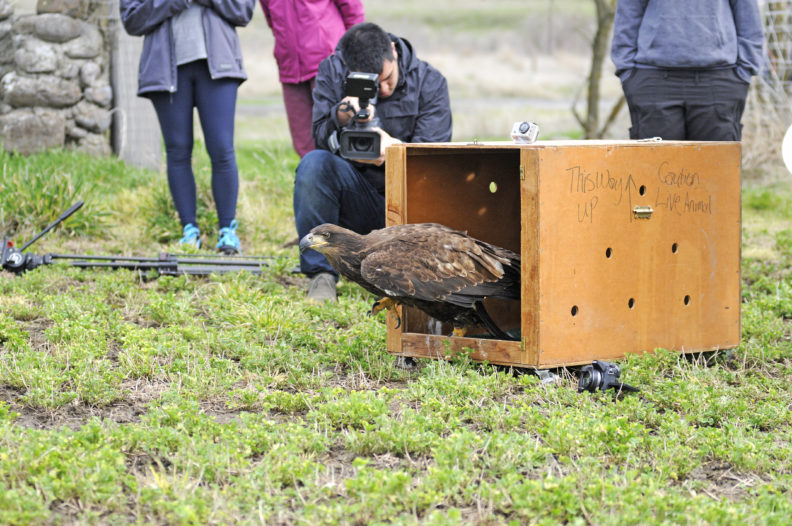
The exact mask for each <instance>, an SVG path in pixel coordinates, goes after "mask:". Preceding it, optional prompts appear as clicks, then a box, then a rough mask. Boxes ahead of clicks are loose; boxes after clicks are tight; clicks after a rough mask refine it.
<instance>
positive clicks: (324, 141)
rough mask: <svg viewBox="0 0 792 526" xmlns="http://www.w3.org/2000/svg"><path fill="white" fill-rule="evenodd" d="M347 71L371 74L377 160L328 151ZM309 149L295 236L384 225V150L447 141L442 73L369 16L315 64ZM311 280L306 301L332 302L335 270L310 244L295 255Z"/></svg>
mask: <svg viewBox="0 0 792 526" xmlns="http://www.w3.org/2000/svg"><path fill="white" fill-rule="evenodd" d="M350 72H363V73H371V74H376V75H379V78H378V82H379V93H378V95H377V97H376V100H372V104H371V105H370V106H369V108H370V109H371V108H373V109H372V118H373V117H376V118H377V119H378V120H379V123H380V125H379V127H378V128H377V130H378V133H379V134H380V136H381V141H380V142H381V149H380V156H379V158H378V159H370V160H365V161H361V160H347V159H344V158H342V157H340V156H339V155H338V153H337V152H336V151H334V141H332V140H331V138H332V137H333V136H337V135H338V133H339V132H340V131H341V130H342V129H343V128H344V127H345V126H346V125H347V124H349V122H350V120H351V119H352V117H353V116H354V115H355V113H356V112H357V110H358V109H359V101H358V100H357V99H356V98H354V97H353V98H350V97H347V96H346V93H345V80H346V77H347V75H348V74H349V73H350ZM313 99H314V104H313V126H312V130H313V137H314V142H315V143H316V147H317V149H316V150H314V151H312V152H309V153H308V154H307V155H306V156H305V157H303V159H302V161H300V164H299V165H298V166H297V176H296V179H295V186H294V216H295V221H296V223H297V234H298V235H299V238H300V239H302V238H303V237H304V236H305V235H306V234H308V232H309V231H310V230H311V229H312V228H313V227H315V226H317V225H320V224H322V223H333V224H336V225H340V226H342V227H345V228H348V229H350V230H353V231H355V232H357V233H359V234H367V233H369V232H370V231H372V230H374V229H377V228H383V227H384V226H385V166H384V161H385V148H386V147H387V146H389V145H391V144H395V143H399V142H409V143H421V142H447V141H450V140H451V104H450V100H449V96H448V85H447V82H446V79H445V77H444V76H443V75H442V74H441V73H440V72H439V71H438V70H436V69H435V68H434V67H432V66H431V65H430V64H428V63H427V62H424V61H423V60H420V59H419V58H418V57H417V55H416V54H415V51H414V50H413V47H412V45H411V44H410V43H409V42H408V41H407V40H405V39H403V38H399V37H397V36H395V35H392V34H390V33H386V32H385V31H384V30H383V29H382V28H380V27H379V26H377V25H376V24H373V23H370V22H364V23H361V24H357V25H355V26H352V27H351V28H350V29H349V30H347V31H346V33H344V36H343V37H341V40H340V41H339V43H338V46H337V47H336V50H335V52H334V53H333V54H332V55H330V56H329V57H327V58H326V59H324V60H323V61H322V62H321V63H320V64H319V72H318V74H317V76H316V87H315V88H314V92H313ZM300 269H301V270H302V272H303V273H304V274H306V275H307V276H309V277H310V278H311V285H310V287H309V290H308V299H309V301H314V302H319V301H326V300H330V301H334V300H335V298H336V291H335V284H336V280H337V279H338V274H337V273H336V272H335V270H333V268H332V267H331V266H330V264H329V263H328V261H327V259H325V257H324V256H323V255H321V254H320V253H318V252H317V251H315V250H308V251H306V252H304V253H302V254H301V255H300Z"/></svg>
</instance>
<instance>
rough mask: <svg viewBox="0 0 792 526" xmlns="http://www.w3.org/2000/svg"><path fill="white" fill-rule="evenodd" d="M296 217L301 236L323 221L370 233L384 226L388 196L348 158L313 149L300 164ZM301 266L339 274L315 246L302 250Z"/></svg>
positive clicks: (312, 272) (309, 273)
mask: <svg viewBox="0 0 792 526" xmlns="http://www.w3.org/2000/svg"><path fill="white" fill-rule="evenodd" d="M294 219H295V222H296V223H297V234H298V235H299V236H300V239H302V238H303V236H305V235H306V234H307V233H308V232H310V231H311V229H312V228H313V227H315V226H317V225H321V224H323V223H332V224H335V225H339V226H342V227H344V228H348V229H350V230H352V231H355V232H357V233H358V234H368V233H369V232H371V231H372V230H375V229H377V228H383V227H384V226H385V196H384V195H382V194H380V193H379V192H377V190H376V189H375V188H374V187H373V186H372V185H371V183H369V182H368V181H367V180H366V179H364V178H363V176H361V175H360V173H359V172H358V171H357V170H356V169H355V167H354V166H352V164H350V163H349V162H347V161H345V160H344V159H342V158H341V157H339V156H337V155H334V154H332V153H330V152H329V151H327V150H314V151H312V152H308V153H307V154H306V155H305V157H303V158H302V161H300V164H299V165H298V166H297V177H296V179H295V181H294ZM300 270H301V271H302V272H303V274H305V275H307V276H313V275H315V274H318V273H319V272H330V273H331V274H333V275H335V276H338V273H337V272H336V271H335V270H333V268H332V267H331V266H330V263H328V262H327V259H326V258H325V257H324V256H323V255H321V254H320V253H319V252H317V251H315V250H307V251H305V252H304V253H302V254H300Z"/></svg>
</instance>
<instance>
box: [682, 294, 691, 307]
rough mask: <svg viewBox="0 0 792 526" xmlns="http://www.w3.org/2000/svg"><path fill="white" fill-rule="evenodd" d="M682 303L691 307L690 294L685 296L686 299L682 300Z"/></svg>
mask: <svg viewBox="0 0 792 526" xmlns="http://www.w3.org/2000/svg"><path fill="white" fill-rule="evenodd" d="M682 301H684V302H685V305H689V304H690V296H689V295H688V294H685V299H684V300H682Z"/></svg>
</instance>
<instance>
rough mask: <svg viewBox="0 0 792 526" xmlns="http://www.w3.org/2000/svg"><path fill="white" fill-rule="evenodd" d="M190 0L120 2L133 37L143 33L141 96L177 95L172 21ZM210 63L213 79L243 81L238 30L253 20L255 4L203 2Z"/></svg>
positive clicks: (250, 1) (218, 0)
mask: <svg viewBox="0 0 792 526" xmlns="http://www.w3.org/2000/svg"><path fill="white" fill-rule="evenodd" d="M190 3H191V2H190V0H121V2H120V4H119V9H120V11H121V22H122V23H123V24H124V28H125V29H126V31H127V33H129V34H130V35H135V36H137V35H145V38H144V40H143V52H142V53H141V55H140V68H139V71H138V95H144V94H146V93H149V92H153V91H169V92H171V93H173V92H175V91H176V90H177V89H179V87H178V86H177V84H176V58H175V57H176V49H175V45H174V43H173V32H172V31H171V21H170V19H171V17H173V16H174V15H176V14H177V13H179V12H181V11H183V10H184V9H187V7H188V6H189V5H190ZM198 3H200V4H202V5H205V6H210V7H207V8H206V9H204V13H203V26H204V34H205V35H206V51H207V53H208V55H209V56H208V58H207V62H208V64H209V74H210V75H211V76H212V78H213V79H217V78H236V79H240V80H245V79H246V78H247V74H246V73H245V70H244V68H243V67H242V50H241V48H240V46H239V38H238V37H237V34H236V29H235V28H236V26H245V25H247V24H248V22H250V18H251V17H252V16H253V9H254V7H255V6H256V0H201V1H200V2H198Z"/></svg>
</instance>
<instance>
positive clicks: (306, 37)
mask: <svg viewBox="0 0 792 526" xmlns="http://www.w3.org/2000/svg"><path fill="white" fill-rule="evenodd" d="M260 1H261V8H262V9H263V10H264V16H266V18H267V24H269V26H270V28H271V29H272V34H273V35H274V36H275V52H274V55H275V60H276V61H277V63H278V74H279V76H280V82H281V85H282V86H283V103H284V105H285V106H286V117H287V118H288V121H289V131H290V132H291V137H292V144H293V145H294V149H295V151H296V152H297V155H299V156H300V157H301V158H302V157H303V156H305V154H306V153H308V152H310V151H311V150H313V149H314V148H315V146H314V140H313V136H312V135H311V108H312V107H313V99H312V96H311V92H312V91H313V89H314V86H315V84H316V73H317V71H319V63H320V62H321V61H322V60H324V59H325V58H326V57H327V56H328V55H330V54H331V53H332V52H333V50H334V49H335V47H336V44H338V41H339V39H340V38H341V35H343V34H344V31H346V30H347V29H349V28H350V27H352V26H353V25H355V24H357V23H359V22H363V20H364V18H365V17H364V10H363V3H362V2H361V1H360V0H260Z"/></svg>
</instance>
